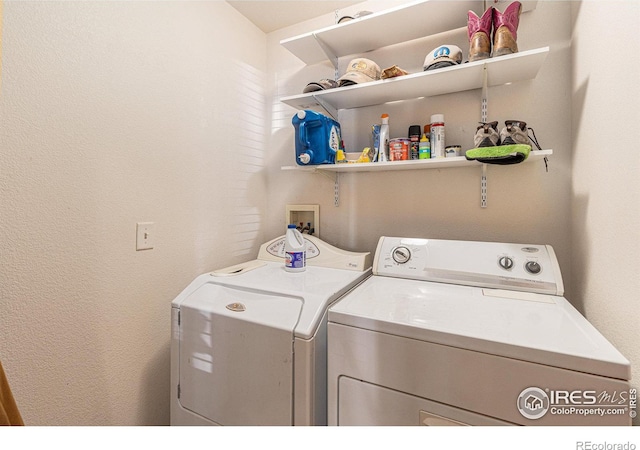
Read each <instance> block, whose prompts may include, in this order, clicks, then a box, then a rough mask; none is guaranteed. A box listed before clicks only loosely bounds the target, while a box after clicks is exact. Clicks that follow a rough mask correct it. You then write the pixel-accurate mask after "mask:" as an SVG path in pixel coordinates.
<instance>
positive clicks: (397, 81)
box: [280, 47, 549, 110]
mask: <svg viewBox="0 0 640 450" xmlns="http://www.w3.org/2000/svg"><path fill="white" fill-rule="evenodd" d="M548 53H549V47H543V48H539V49H534V50H527V51H523V52H519V53H514V54H512V55H507V56H501V57H497V58H489V59H485V60H482V61H475V62H470V63H466V64H460V65H457V66H451V67H445V68H442V69H437V70H430V71H426V72H419V73H414V74H410V75H405V76H401V77H396V78H389V79H386V80H379V81H371V82H369V83H363V84H356V85H352V86H346V87H341V88H335V89H329V90H326V91H317V92H312V93H308V94H299V95H293V96H289V97H283V98H281V99H280V101H281V102H283V103H285V104H287V105H289V106H292V107H294V108H296V109H316V108H325V109H327V108H329V109H334V110H340V109H350V108H360V107H363V106H372V105H379V104H383V103H387V102H392V101H398V100H409V99H414V98H420V97H431V96H434V95H441V94H450V93H454V92H462V91H467V90H471V89H480V88H482V85H483V77H484V72H485V70H486V71H487V85H488V86H500V85H503V84H507V83H515V82H518V81H524V80H531V79H534V78H535V77H536V75H537V74H538V71H539V70H540V67H542V63H543V62H544V60H545V59H546V57H547V54H548Z"/></svg>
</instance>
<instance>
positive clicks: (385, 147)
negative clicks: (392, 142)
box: [378, 114, 389, 162]
mask: <svg viewBox="0 0 640 450" xmlns="http://www.w3.org/2000/svg"><path fill="white" fill-rule="evenodd" d="M380 118H381V119H382V125H380V150H379V151H378V162H387V161H389V157H388V156H387V155H388V154H389V114H383V115H382V116H380Z"/></svg>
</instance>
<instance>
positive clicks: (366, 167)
mask: <svg viewBox="0 0 640 450" xmlns="http://www.w3.org/2000/svg"><path fill="white" fill-rule="evenodd" d="M552 154H553V150H532V151H531V153H529V157H528V158H527V159H526V160H524V161H523V163H528V162H532V161H539V160H541V159H544V158H546V157H548V156H551V155H552ZM481 165H482V163H479V162H478V161H469V160H468V159H466V158H465V157H464V156H456V157H453V158H435V159H418V160H412V161H390V162H380V163H351V164H349V163H346V164H342V163H341V164H321V165H316V166H283V167H282V170H295V171H300V172H351V173H359V172H387V171H394V170H425V169H445V168H454V167H465V166H476V167H480V166H481Z"/></svg>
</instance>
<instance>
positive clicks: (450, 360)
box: [328, 237, 636, 425]
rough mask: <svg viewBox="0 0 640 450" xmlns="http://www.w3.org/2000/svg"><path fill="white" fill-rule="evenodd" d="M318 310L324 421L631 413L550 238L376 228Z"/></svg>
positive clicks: (561, 421)
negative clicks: (326, 305) (324, 367)
mask: <svg viewBox="0 0 640 450" xmlns="http://www.w3.org/2000/svg"><path fill="white" fill-rule="evenodd" d="M373 271H374V275H373V276H372V277H370V278H369V279H367V280H366V281H365V282H364V283H362V284H361V285H360V286H358V287H357V288H356V289H354V290H353V291H352V292H350V293H349V294H348V295H346V296H345V297H343V299H342V300H340V301H339V302H337V303H336V304H335V305H334V306H332V307H331V308H330V310H329V324H328V398H329V403H328V408H329V411H328V418H329V425H459V424H470V425H507V424H519V425H630V424H631V416H632V415H633V414H634V413H635V410H634V409H633V408H634V407H635V401H636V400H635V398H636V397H635V395H636V393H635V390H634V389H630V385H629V383H628V380H629V379H630V372H631V370H630V365H629V361H628V360H627V359H626V358H625V357H624V356H623V355H621V354H620V352H618V351H617V350H616V349H615V348H614V347H613V346H612V345H611V344H610V343H609V342H608V341H607V340H606V339H605V338H604V337H603V336H602V335H601V334H600V333H599V332H598V331H597V330H596V329H595V328H594V327H593V326H592V325H591V324H590V323H589V322H588V321H587V320H586V319H585V318H584V317H583V316H582V315H581V314H580V313H579V312H578V311H577V310H576V309H575V308H574V307H573V306H572V305H571V304H570V303H569V302H568V301H567V300H566V299H565V298H563V297H562V295H563V293H564V288H563V283H562V278H561V274H560V269H559V266H558V262H557V259H556V257H555V254H554V252H553V249H552V248H551V247H550V246H546V245H520V244H503V243H488V242H465V241H445V240H433V239H408V238H393V237H382V238H380V241H379V243H378V247H377V249H376V254H375V259H374V267H373Z"/></svg>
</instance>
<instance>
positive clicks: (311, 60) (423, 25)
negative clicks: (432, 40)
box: [280, 0, 484, 66]
mask: <svg viewBox="0 0 640 450" xmlns="http://www.w3.org/2000/svg"><path fill="white" fill-rule="evenodd" d="M446 3H447V5H446V7H443V2H437V1H434V0H419V1H414V2H411V3H408V4H406V5H402V6H398V7H395V8H390V9H387V10H385V11H380V12H377V13H373V14H370V15H368V16H364V17H361V18H358V19H355V20H350V21H348V22H343V23H341V24H337V25H332V26H329V27H326V28H322V29H320V30H316V31H313V32H310V33H306V34H302V35H299V36H295V37H292V38H289V39H284V40H282V41H280V45H282V46H283V47H285V48H286V49H287V50H289V51H290V52H291V53H293V54H294V55H295V56H297V57H298V58H300V59H301V60H302V61H303V62H304V63H306V64H308V65H309V64H316V63H319V62H322V61H326V60H327V59H329V60H330V61H331V62H332V63H333V64H334V66H335V65H336V64H337V61H336V59H337V58H339V57H341V56H347V55H353V54H356V53H365V52H368V51H370V50H375V49H377V48H381V47H386V46H388V45H393V44H398V43H400V42H406V41H411V40H413V39H418V38H422V37H426V36H430V35H434V34H438V33H442V32H444V31H449V30H453V29H456V28H460V27H466V26H467V11H469V10H472V11H475V12H476V13H478V14H479V13H482V11H483V8H484V2H482V1H479V0H466V1H454V2H446Z"/></svg>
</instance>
